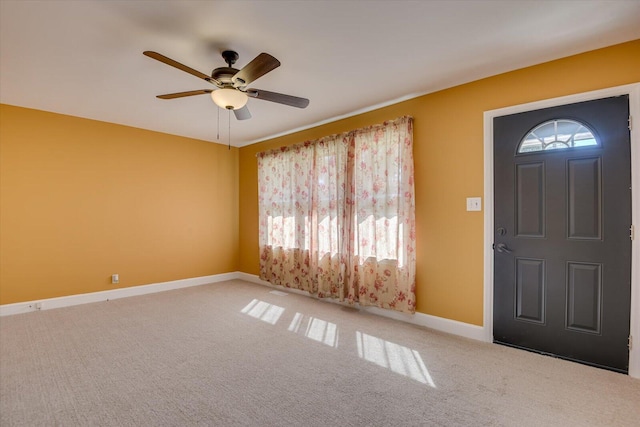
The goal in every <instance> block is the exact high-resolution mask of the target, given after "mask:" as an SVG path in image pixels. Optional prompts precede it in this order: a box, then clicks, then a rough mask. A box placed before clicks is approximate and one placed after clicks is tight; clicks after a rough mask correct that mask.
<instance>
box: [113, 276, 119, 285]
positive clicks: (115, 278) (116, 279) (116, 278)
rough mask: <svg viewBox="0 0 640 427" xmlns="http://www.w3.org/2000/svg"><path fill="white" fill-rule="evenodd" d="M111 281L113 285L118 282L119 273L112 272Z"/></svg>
mask: <svg viewBox="0 0 640 427" xmlns="http://www.w3.org/2000/svg"><path fill="white" fill-rule="evenodd" d="M111 283H113V284H114V285H115V284H117V283H120V275H119V274H112V275H111Z"/></svg>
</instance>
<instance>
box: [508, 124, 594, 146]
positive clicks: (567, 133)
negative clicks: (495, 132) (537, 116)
mask: <svg viewBox="0 0 640 427" xmlns="http://www.w3.org/2000/svg"><path fill="white" fill-rule="evenodd" d="M597 145H600V144H599V142H598V140H597V139H596V136H595V134H594V133H593V132H592V131H591V129H589V127H588V126H587V125H585V124H584V123H580V122H578V121H575V120H570V119H553V120H549V121H547V122H544V123H541V124H539V125H538V126H536V127H535V128H533V130H532V131H531V132H529V133H528V134H527V135H526V136H525V137H524V138H523V139H522V141H520V145H519V146H518V154H523V153H532V152H536V151H545V150H558V149H566V148H578V147H588V146H597Z"/></svg>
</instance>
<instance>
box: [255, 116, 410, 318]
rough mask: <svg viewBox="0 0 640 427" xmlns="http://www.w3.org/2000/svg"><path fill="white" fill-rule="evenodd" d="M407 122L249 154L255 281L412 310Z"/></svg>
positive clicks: (407, 118)
mask: <svg viewBox="0 0 640 427" xmlns="http://www.w3.org/2000/svg"><path fill="white" fill-rule="evenodd" d="M412 149H413V137H412V119H411V118H410V117H403V118H400V119H397V120H394V121H390V122H385V123H384V124H382V125H377V126H371V127H368V128H364V129H358V130H356V131H352V132H349V133H345V134H341V135H334V136H330V137H326V138H322V139H319V140H316V141H310V142H306V143H304V144H298V145H294V146H290V147H283V148H281V149H278V150H272V151H269V152H265V153H260V154H259V156H258V181H259V209H260V212H259V217H260V238H259V243H260V254H261V257H260V276H261V278H262V279H264V280H268V281H270V282H271V283H274V284H277V285H281V286H286V287H293V288H297V289H302V290H305V291H308V292H310V293H311V294H313V295H317V296H319V297H326V296H331V297H335V298H339V299H340V300H348V301H349V302H359V303H360V304H362V305H377V306H379V307H385V308H393V309H398V310H401V311H408V312H413V311H414V308H415V291H414V288H415V283H414V282H415V204H414V190H413V152H412Z"/></svg>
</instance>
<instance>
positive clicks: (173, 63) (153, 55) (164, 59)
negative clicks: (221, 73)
mask: <svg viewBox="0 0 640 427" xmlns="http://www.w3.org/2000/svg"><path fill="white" fill-rule="evenodd" d="M142 53H143V54H144V55H146V56H148V57H149V58H153V59H155V60H156V61H160V62H163V63H165V64H167V65H171V66H172V67H175V68H177V69H178V70H182V71H186V72H187V73H189V74H191V75H194V76H196V77H198V78H201V79H203V80H206V81H208V82H209V83H214V79H212V78H211V76H208V75H206V74H204V73H201V72H200V71H198V70H194V69H193V68H191V67H187V66H186V65H184V64H181V63H179V62H178V61H174V60H173V59H171V58H167V57H166V56H164V55H161V54H159V53H158V52H152V51H150V50H145V51H144V52H142Z"/></svg>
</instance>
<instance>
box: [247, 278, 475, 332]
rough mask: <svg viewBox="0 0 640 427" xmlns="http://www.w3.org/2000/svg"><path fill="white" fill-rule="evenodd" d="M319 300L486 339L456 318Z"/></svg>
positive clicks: (287, 289) (257, 281)
mask: <svg viewBox="0 0 640 427" xmlns="http://www.w3.org/2000/svg"><path fill="white" fill-rule="evenodd" d="M238 278H239V279H242V280H245V281H247V282H251V283H256V284H259V285H264V286H269V287H272V288H275V289H279V290H286V291H287V292H291V293H294V294H298V295H305V296H311V295H310V294H309V292H306V291H300V290H298V289H290V288H283V287H282V286H275V285H272V284H271V283H269V282H266V281H264V280H261V279H260V278H259V277H258V276H255V275H253V274H248V273H238ZM319 301H323V302H331V303H335V304H339V305H344V306H346V307H354V308H357V309H358V310H361V311H364V312H367V313H371V314H375V315H378V316H383V317H388V318H391V319H395V320H400V321H402V322H406V323H411V324H414V325H419V326H424V327H426V328H430V329H435V330H436V331H440V332H446V333H448V334H453V335H458V336H461V337H465V338H471V339H474V340H479V341H482V340H483V339H484V335H483V334H484V331H483V328H482V326H477V325H471V324H469V323H463V322H458V321H456V320H450V319H445V318H443V317H437V316H431V315H429V314H424V313H415V314H406V313H400V312H398V311H393V310H385V309H381V308H378V307H362V306H360V305H358V304H355V305H353V306H351V305H349V304H347V303H343V302H339V301H338V300H334V299H331V298H325V299H321V300H319Z"/></svg>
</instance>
